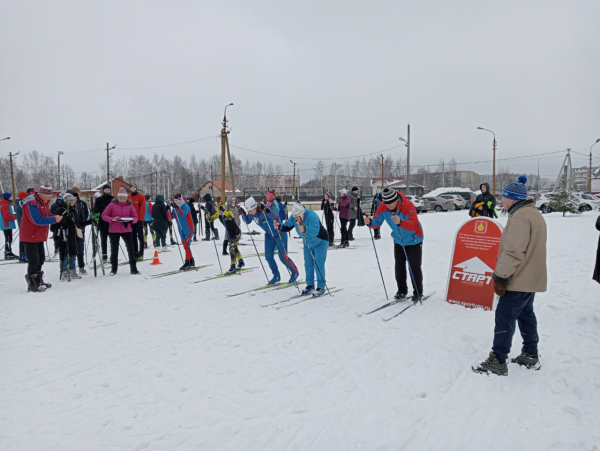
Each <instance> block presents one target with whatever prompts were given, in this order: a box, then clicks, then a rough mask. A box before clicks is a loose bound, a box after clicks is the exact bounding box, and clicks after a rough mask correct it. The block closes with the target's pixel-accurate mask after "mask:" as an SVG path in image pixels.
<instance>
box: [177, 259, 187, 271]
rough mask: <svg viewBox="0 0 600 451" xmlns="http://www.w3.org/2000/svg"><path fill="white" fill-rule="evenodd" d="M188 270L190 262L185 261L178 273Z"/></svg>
mask: <svg viewBox="0 0 600 451" xmlns="http://www.w3.org/2000/svg"><path fill="white" fill-rule="evenodd" d="M188 269H190V261H189V260H186V261H184V262H183V266H182V267H181V268H179V271H187V270H188Z"/></svg>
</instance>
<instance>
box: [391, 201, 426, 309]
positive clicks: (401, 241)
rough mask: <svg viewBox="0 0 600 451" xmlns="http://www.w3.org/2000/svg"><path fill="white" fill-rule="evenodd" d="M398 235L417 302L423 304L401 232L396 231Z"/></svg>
mask: <svg viewBox="0 0 600 451" xmlns="http://www.w3.org/2000/svg"><path fill="white" fill-rule="evenodd" d="M396 213H398V211H396ZM398 227H400V225H398ZM398 236H399V237H400V246H402V250H403V251H404V257H405V258H406V263H408V272H409V273H410V278H411V279H412V283H413V288H414V289H415V291H416V292H417V296H418V297H419V302H420V303H421V305H422V304H423V301H422V300H421V295H422V294H421V293H419V288H418V287H417V281H416V279H415V275H414V274H413V270H412V266H411V265H410V260H409V259H408V254H407V253H406V248H405V247H404V240H403V239H402V234H401V233H398Z"/></svg>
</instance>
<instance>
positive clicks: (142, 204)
mask: <svg viewBox="0 0 600 451" xmlns="http://www.w3.org/2000/svg"><path fill="white" fill-rule="evenodd" d="M127 198H128V199H131V202H132V203H133V208H134V209H135V212H136V214H137V217H138V218H141V219H140V221H144V216H146V197H144V195H143V194H142V193H140V192H139V191H136V192H135V194H130V195H129V196H127Z"/></svg>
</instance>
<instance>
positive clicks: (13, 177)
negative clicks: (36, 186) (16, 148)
mask: <svg viewBox="0 0 600 451" xmlns="http://www.w3.org/2000/svg"><path fill="white" fill-rule="evenodd" d="M19 153H20V152H17V153H12V152H9V154H8V156H9V158H10V179H11V181H12V194H13V204H14V207H15V208H17V196H16V194H15V193H16V192H17V191H16V190H15V172H14V170H13V157H16V156H17V155H19Z"/></svg>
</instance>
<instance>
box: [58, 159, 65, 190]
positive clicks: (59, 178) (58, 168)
mask: <svg viewBox="0 0 600 451" xmlns="http://www.w3.org/2000/svg"><path fill="white" fill-rule="evenodd" d="M64 154H65V153H64V152H63V151H62V150H59V151H58V183H57V186H58V190H59V191H60V156H61V155H64Z"/></svg>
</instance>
